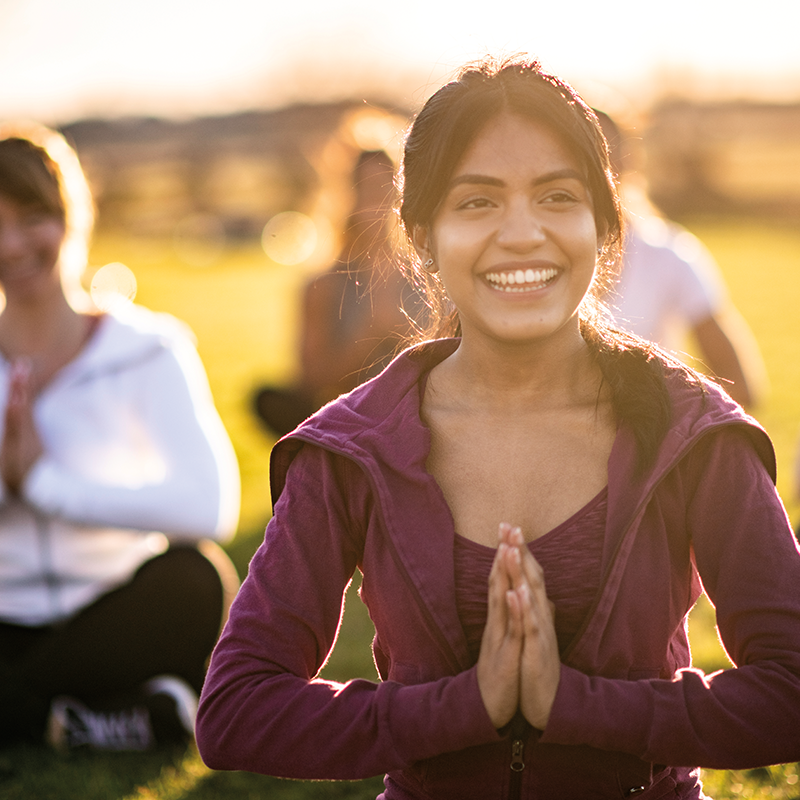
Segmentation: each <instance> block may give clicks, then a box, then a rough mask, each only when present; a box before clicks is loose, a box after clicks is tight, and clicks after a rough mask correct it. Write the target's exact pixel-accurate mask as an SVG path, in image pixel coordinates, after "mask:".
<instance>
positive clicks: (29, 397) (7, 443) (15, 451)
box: [0, 359, 44, 494]
mask: <svg viewBox="0 0 800 800" xmlns="http://www.w3.org/2000/svg"><path fill="white" fill-rule="evenodd" d="M43 452H44V450H43V448H42V443H41V440H40V439H39V434H38V432H37V430H36V424H35V422H34V420H33V388H32V383H31V366H30V363H29V362H28V361H27V360H25V359H19V360H17V361H15V362H14V363H13V364H12V366H11V373H10V376H9V387H8V405H7V406H6V418H5V435H4V436H3V443H2V446H0V476H2V479H3V481H4V483H5V484H6V486H7V487H8V489H9V491H11V492H13V493H14V494H18V493H19V491H20V489H21V487H22V482H23V481H24V480H25V476H26V475H27V474H28V472H29V471H30V469H31V467H32V466H33V465H34V464H35V463H36V461H37V459H38V458H39V457H40V456H41V455H42V453H43Z"/></svg>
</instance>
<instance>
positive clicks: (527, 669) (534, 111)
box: [197, 60, 800, 800]
mask: <svg viewBox="0 0 800 800" xmlns="http://www.w3.org/2000/svg"><path fill="white" fill-rule="evenodd" d="M400 183H401V188H402V198H401V220H402V222H403V225H404V227H405V231H406V234H407V236H408V239H409V240H410V242H411V244H412V245H413V248H412V249H411V251H410V254H409V256H408V261H409V266H410V269H411V271H412V273H413V275H414V277H415V278H416V280H417V282H418V283H419V284H420V285H421V286H422V287H423V288H424V289H426V290H427V292H428V297H429V300H430V303H431V308H432V311H433V320H432V325H431V327H430V329H429V331H427V332H423V334H422V335H421V337H420V338H421V340H422V341H421V343H420V344H418V345H417V346H415V347H411V348H409V349H408V350H407V351H405V352H404V353H402V354H401V355H400V356H398V357H397V358H396V359H395V360H394V361H393V362H392V363H391V364H390V365H389V366H388V367H387V368H386V369H385V370H384V371H383V372H382V373H381V374H380V375H379V376H377V377H376V378H374V379H373V380H371V381H370V382H368V383H366V384H364V385H362V386H361V387H359V388H357V389H355V390H354V391H352V392H351V393H349V394H347V395H343V396H342V397H340V398H339V399H338V400H336V401H335V402H333V403H331V404H329V405H328V406H326V407H325V408H324V409H322V410H321V411H320V412H319V413H318V414H316V415H314V416H313V417H311V418H310V419H309V420H307V421H306V422H305V423H303V424H302V425H300V426H299V427H298V428H297V429H296V430H295V431H294V432H292V433H291V434H289V435H288V436H286V437H284V438H283V439H282V440H281V441H280V442H279V443H278V445H277V446H276V449H275V450H274V451H273V454H272V462H271V464H272V472H271V477H272V492H273V500H274V516H273V518H272V520H271V521H270V523H269V526H268V528H267V532H266V536H265V540H264V543H263V544H262V546H261V547H260V548H259V550H258V552H257V553H256V555H255V556H254V558H253V560H252V561H251V564H250V571H249V574H248V577H247V580H246V581H245V582H244V584H243V586H242V589H241V591H240V593H239V595H238V597H237V600H236V601H235V603H234V606H233V608H232V610H231V616H230V619H229V622H228V624H227V626H226V629H225V631H224V632H223V635H222V637H221V640H220V643H219V644H218V646H217V648H216V650H215V653H214V656H213V658H212V662H211V666H210V669H209V675H208V679H207V681H206V684H205V686H204V689H203V696H202V698H201V704H200V710H199V713H198V724H197V739H198V745H199V748H200V752H201V754H202V755H203V757H204V759H205V760H206V762H207V763H208V764H209V765H210V766H212V767H216V768H222V769H246V770H253V771H257V772H265V773H267V774H271V775H278V776H284V777H292V778H313V779H343V778H362V777H367V776H371V775H375V774H378V773H380V772H385V773H386V776H385V778H384V785H385V792H384V793H383V794H382V795H381V798H383V800H412V799H413V800H426V799H427V798H459V800H469V799H470V798H475V799H476V800H490V799H491V800H501V799H502V800H505V799H506V798H509V800H518V799H519V798H530V799H531V800H532V799H533V798H554V797H558V798H560V800H585V798H587V797H597V798H620V797H630V796H640V797H642V798H650V800H656V798H665V797H667V796H669V797H673V798H680V800H698V799H699V798H700V797H701V796H702V789H701V786H700V781H699V777H698V770H697V769H696V768H693V767H691V766H686V765H697V766H708V767H731V768H734V767H747V766H754V765H756V764H769V763H774V762H777V761H793V760H796V759H797V758H799V757H800V632H799V631H798V629H797V626H796V625H795V624H794V622H793V620H795V619H796V618H797V614H800V597H798V593H797V588H796V587H797V585H798V583H799V582H800V553H798V550H797V547H796V544H795V542H794V537H793V534H792V531H791V529H790V527H789V525H788V521H787V519H786V515H785V512H784V510H783V507H782V505H781V502H780V499H779V498H778V496H777V494H776V491H775V487H774V477H775V475H774V456H773V453H772V448H771V445H770V442H769V440H768V438H767V436H766V434H765V433H764V431H763V430H762V429H761V428H760V427H758V425H757V424H756V423H754V421H753V420H752V419H751V418H749V417H748V416H746V415H745V414H744V412H743V411H742V409H741V408H740V407H739V406H738V405H737V404H736V403H734V402H733V401H732V400H731V399H730V398H729V397H728V396H727V395H726V394H725V393H724V392H723V391H722V390H721V389H720V388H719V387H718V386H716V385H714V384H712V383H710V382H709V381H707V380H705V379H704V378H702V377H701V376H699V375H696V374H694V373H693V372H691V371H690V370H689V369H687V368H686V367H684V366H683V365H681V364H679V363H677V362H675V361H673V360H671V359H669V358H668V357H667V356H666V355H665V354H663V353H661V352H660V351H659V350H658V349H657V348H656V347H655V346H653V345H650V344H649V343H647V342H645V341H643V340H641V339H637V338H635V337H633V336H631V335H627V334H624V333H621V332H619V331H617V330H615V329H613V328H611V327H609V326H608V324H607V323H606V322H605V321H604V320H605V318H604V316H603V315H602V314H601V313H600V311H601V308H600V305H599V301H598V299H597V297H598V295H599V292H600V291H601V288H600V283H601V282H602V280H603V279H604V278H605V277H606V276H607V275H608V274H609V273H610V271H611V270H612V269H613V267H614V265H615V263H616V261H617V257H618V253H619V244H620V241H621V234H622V231H621V213H620V208H619V203H618V200H617V195H616V189H615V186H614V181H613V178H612V173H611V170H610V167H609V162H608V152H607V147H606V143H605V140H604V139H603V137H602V134H601V132H600V129H599V126H598V122H597V119H596V117H595V115H594V114H593V112H592V111H591V110H590V109H589V108H588V107H587V106H586V104H585V103H584V102H583V101H582V100H581V98H580V97H578V96H577V95H576V93H575V92H574V91H573V90H572V89H571V88H570V87H569V86H568V85H567V84H566V83H565V82H564V81H562V80H560V79H559V78H557V77H556V76H553V75H550V74H547V73H545V72H544V71H543V70H542V69H541V67H540V65H539V64H538V63H537V62H535V61H526V60H514V61H509V62H507V63H495V62H492V61H486V62H484V63H481V64H478V65H475V66H472V67H467V68H465V69H464V70H463V71H462V72H461V73H460V74H459V76H458V78H457V79H456V80H454V81H452V82H450V83H448V84H447V85H445V86H444V87H442V88H441V89H440V90H439V91H437V92H436V93H435V94H434V95H433V97H431V98H430V100H428V102H427V103H426V104H425V106H424V107H423V109H422V110H421V111H420V113H419V114H418V115H417V117H416V119H415V120H414V123H413V124H412V126H411V128H410V130H409V133H408V136H407V139H406V143H405V151H404V160H403V169H402V175H401V182H400ZM443 335H444V336H446V337H447V338H438V337H441V336H443ZM357 568H358V569H360V570H361V572H362V574H363V578H362V585H361V592H360V594H361V598H362V600H363V601H364V602H365V603H366V605H367V606H368V608H369V612H370V616H371V618H372V620H373V622H374V624H375V630H376V637H375V640H374V642H373V652H374V657H375V663H376V665H377V667H378V670H379V673H380V677H381V682H380V683H370V682H368V681H364V680H353V681H350V682H348V683H345V684H339V683H334V682H329V681H323V680H320V679H319V678H318V677H317V676H318V673H319V670H320V668H321V666H322V665H323V664H324V662H325V660H326V658H327V655H328V653H329V652H330V650H331V648H332V646H333V644H334V641H335V639H336V635H337V629H338V624H339V619H340V614H341V608H342V602H343V596H344V592H345V590H346V587H347V585H348V583H349V581H350V579H351V577H352V575H353V573H354V571H355V570H356V569H357ZM701 579H702V582H703V585H704V586H705V588H706V590H707V592H708V594H709V596H710V598H711V599H712V601H713V603H714V605H715V608H716V614H717V621H718V625H719V629H720V632H721V635H722V638H723V641H724V642H725V646H726V649H727V651H728V653H730V655H731V658H732V660H733V662H734V663H735V664H736V665H737V666H736V667H735V668H733V669H731V670H729V671H728V672H725V673H720V674H715V675H708V676H706V675H703V674H702V673H700V672H699V671H697V670H694V669H692V668H691V658H690V654H689V648H688V642H687V636H686V618H687V615H688V613H689V610H690V609H691V607H692V605H693V604H694V602H695V600H696V599H697V597H698V596H699V594H700V580H701ZM309 754H313V756H312V757H309Z"/></svg>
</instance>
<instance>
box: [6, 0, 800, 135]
mask: <svg viewBox="0 0 800 800" xmlns="http://www.w3.org/2000/svg"><path fill="white" fill-rule="evenodd" d="M798 30H800V3H799V2H797V0H760V1H759V2H758V3H753V2H747V3H745V2H744V0H738V1H737V0H733V1H732V0H670V2H663V3H656V2H654V0H605V2H604V1H603V0H480V2H478V0H406V1H405V2H403V1H402V0H394V1H393V2H390V1H389V0H371V1H370V0H283V1H282V2H277V1H276V0H0V118H4V117H12V116H28V117H35V118H38V119H41V120H42V121H44V122H49V123H57V122H65V121H68V120H70V119H73V118H75V117H78V116H81V115H86V114H95V115H104V114H115V113H153V114H167V115H172V114H187V113H195V112H201V113H208V112H213V111H218V110H219V111H228V110H233V109H237V108H248V107H257V106H262V105H264V104H272V105H274V104H276V103H280V102H284V101H286V100H287V99H296V98H298V97H302V96H305V97H308V96H309V95H310V90H309V88H308V86H309V84H311V85H314V86H316V87H317V89H318V90H319V91H321V92H323V93H326V92H325V91H324V89H320V87H321V86H323V87H324V85H326V81H329V80H330V79H331V78H332V77H333V76H338V77H340V78H341V80H343V81H345V82H346V83H347V84H348V85H352V86H354V87H355V92H356V94H359V93H365V92H366V90H367V88H369V87H370V86H378V85H379V84H380V83H381V82H383V81H391V80H394V81H399V80H400V78H403V80H404V81H406V83H405V84H404V85H406V86H408V87H412V86H413V87H414V88H408V89H406V90H405V97H404V98H403V99H405V100H406V102H407V103H408V104H410V105H417V104H419V102H421V101H422V100H423V99H424V98H425V97H426V96H427V95H428V94H430V92H431V91H432V90H433V89H434V88H435V87H436V86H438V85H439V84H440V83H441V82H442V81H443V80H444V79H445V78H447V77H449V76H450V75H451V74H452V72H453V71H454V69H455V68H456V67H458V66H459V65H460V64H461V63H463V62H464V61H467V60H470V59H474V58H477V57H479V56H481V55H483V54H485V53H486V52H492V53H500V52H505V53H509V52H517V51H522V50H524V51H528V52H531V53H534V54H535V55H537V56H538V57H539V58H540V59H541V60H542V61H543V62H544V64H545V66H547V67H548V68H549V69H551V70H552V71H555V72H557V73H558V74H560V75H562V76H563V77H565V78H566V79H567V80H569V81H571V82H573V83H574V84H575V85H576V86H577V87H578V88H579V89H582V88H583V87H585V86H591V85H594V84H596V83H601V84H604V85H610V86H611V87H614V88H615V89H617V90H621V91H623V92H624V93H626V94H627V95H629V96H631V97H632V99H633V100H634V101H635V100H636V99H637V98H638V97H643V96H644V95H645V93H646V92H647V91H648V90H650V89H651V88H652V87H653V86H654V85H655V84H656V83H660V85H663V84H664V83H665V82H668V83H669V84H670V86H672V88H673V89H674V88H686V89H687V90H689V91H691V90H693V89H694V90H702V91H705V92H710V91H712V92H713V91H723V90H724V91H725V92H726V93H727V94H732V93H733V94H736V93H738V94H742V95H746V96H749V97H754V96H756V97H758V96H760V97H764V98H769V99H772V98H775V97H778V96H780V97H788V99H792V100H800V44H798V39H797V32H798ZM732 87H733V88H732ZM333 91H334V90H328V91H327V95H328V96H330V94H331V93H332V92H333ZM342 91H343V90H339V92H340V93H341V92H342ZM584 91H586V90H585V89H584Z"/></svg>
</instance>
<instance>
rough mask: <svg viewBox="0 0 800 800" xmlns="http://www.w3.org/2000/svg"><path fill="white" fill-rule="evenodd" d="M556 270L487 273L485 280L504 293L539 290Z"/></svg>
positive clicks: (556, 272)
mask: <svg viewBox="0 0 800 800" xmlns="http://www.w3.org/2000/svg"><path fill="white" fill-rule="evenodd" d="M557 274H558V270H556V269H553V268H550V269H531V268H528V269H525V270H522V269H518V270H515V271H514V272H487V273H486V276H485V277H486V280H487V281H488V282H489V283H490V284H492V286H494V287H495V288H497V289H502V291H504V292H524V291H527V290H529V289H534V288H537V289H538V288H541V287H542V286H543V285H544V284H546V283H548V282H549V281H551V280H553V278H555V277H556V275H557Z"/></svg>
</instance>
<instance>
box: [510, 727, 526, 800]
mask: <svg viewBox="0 0 800 800" xmlns="http://www.w3.org/2000/svg"><path fill="white" fill-rule="evenodd" d="M527 727H528V723H527V722H526V721H525V719H524V718H520V717H515V718H514V720H513V721H512V723H511V763H510V764H509V766H510V768H511V778H510V779H509V782H508V800H520V798H521V797H522V773H523V770H524V769H525V738H524V736H525V733H526V728H527Z"/></svg>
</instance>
